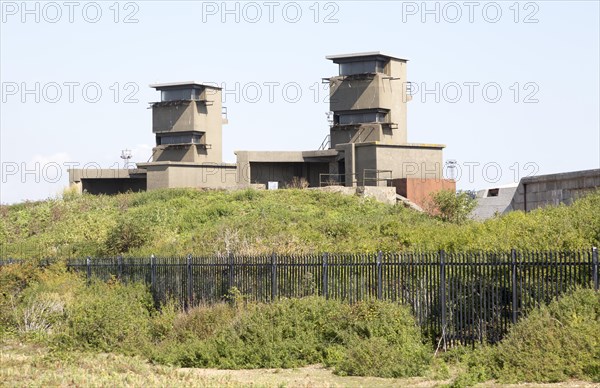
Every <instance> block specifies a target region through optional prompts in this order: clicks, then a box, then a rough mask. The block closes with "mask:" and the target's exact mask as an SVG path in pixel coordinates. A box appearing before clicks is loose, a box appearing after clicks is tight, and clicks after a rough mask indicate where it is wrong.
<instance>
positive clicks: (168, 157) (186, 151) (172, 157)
mask: <svg viewBox="0 0 600 388" xmlns="http://www.w3.org/2000/svg"><path fill="white" fill-rule="evenodd" d="M205 95H206V99H207V101H174V102H169V103H156V104H154V105H153V106H152V132H154V133H176V132H190V131H196V132H203V133H204V135H203V137H202V140H201V141H202V143H203V144H205V145H206V147H196V146H190V147H187V148H182V147H166V146H158V147H155V148H154V150H153V155H154V158H153V161H175V162H195V163H221V162H222V161H223V155H222V153H223V145H222V142H223V140H222V137H223V117H222V109H223V105H222V102H221V90H218V89H207V90H206V92H205Z"/></svg>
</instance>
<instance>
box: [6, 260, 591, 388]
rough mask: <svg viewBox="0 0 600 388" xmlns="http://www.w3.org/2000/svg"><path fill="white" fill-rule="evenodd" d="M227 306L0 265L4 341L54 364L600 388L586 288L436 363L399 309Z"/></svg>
mask: <svg viewBox="0 0 600 388" xmlns="http://www.w3.org/2000/svg"><path fill="white" fill-rule="evenodd" d="M228 300H229V301H228V303H223V304H218V305H214V306H200V307H197V308H194V309H191V310H190V311H187V312H185V311H182V310H180V309H179V308H178V307H177V306H176V305H175V304H174V303H167V304H166V305H164V306H161V308H160V309H157V308H156V306H155V305H154V303H153V301H152V299H151V297H150V294H149V292H148V290H147V289H146V288H145V287H144V286H142V285H140V284H129V285H124V284H120V283H119V282H117V281H114V280H111V281H109V282H99V281H93V282H92V283H90V284H87V283H86V281H85V279H84V278H82V277H80V276H77V275H76V274H73V273H70V272H68V271H66V270H65V266H64V264H63V263H56V264H53V265H51V266H48V267H44V268H39V267H37V266H33V265H29V264H19V265H9V266H2V267H0V317H2V321H1V322H0V329H1V331H2V341H0V342H2V344H3V345H2V346H5V345H6V344H7V343H14V341H15V340H16V339H18V340H20V341H25V342H26V343H30V344H38V345H36V346H41V347H42V348H44V349H47V354H46V355H45V356H44V360H43V362H41V363H42V364H43V363H51V364H54V365H56V364H61V365H74V364H76V363H78V362H79V361H78V359H79V358H84V359H85V358H86V357H88V356H86V354H98V353H105V352H110V353H113V354H124V355H129V356H134V357H138V358H137V360H144V359H145V360H151V361H152V362H154V363H156V364H161V365H163V364H164V365H171V366H176V367H208V368H226V369H251V368H293V367H303V366H307V365H314V364H323V365H325V366H326V367H329V368H331V370H333V371H334V372H335V373H337V374H339V375H356V376H379V377H395V378H397V377H410V376H428V378H436V379H448V378H449V377H450V375H451V373H450V372H449V371H450V370H454V371H456V370H458V371H462V372H460V373H458V376H457V377H456V378H455V379H454V383H453V384H454V385H455V386H468V385H472V384H475V383H477V382H482V381H488V380H496V381H497V382H499V383H517V382H556V381H569V380H571V379H579V380H587V381H593V382H600V346H599V345H600V330H599V329H600V293H598V292H596V291H592V290H589V289H579V290H576V291H574V292H572V293H570V294H568V295H566V296H564V297H562V298H561V299H560V300H558V301H554V302H552V303H551V304H550V305H549V306H542V307H541V308H540V309H539V310H534V311H532V312H531V313H530V314H529V315H528V316H527V317H526V318H524V319H522V320H521V321H520V322H519V323H518V324H517V325H515V326H513V327H512V328H511V329H510V331H509V333H508V335H507V336H506V337H505V338H504V340H502V341H501V342H500V343H499V344H497V345H494V346H483V347H479V348H477V349H474V350H473V349H471V348H455V349H452V350H450V351H449V352H447V353H439V354H438V355H437V356H434V349H433V348H431V346H430V345H429V343H430V341H426V339H425V338H422V337H421V330H420V329H419V328H418V327H416V325H415V321H414V318H413V316H412V315H411V312H410V310H409V309H408V308H407V307H405V306H402V305H398V304H396V303H392V302H381V301H369V302H361V303H356V304H348V303H344V302H340V301H335V300H325V299H323V298H319V297H307V298H301V299H284V300H281V301H278V302H276V303H272V304H256V303H250V302H247V301H246V300H245V299H244V297H243V295H241V294H240V293H239V292H236V290H232V291H231V292H230V295H229V299H228ZM48 306H51V307H48ZM11 338H12V339H11ZM6 341H8V342H6ZM11 341H13V342H11ZM115 357H116V356H115ZM119 357H120V356H119ZM135 362H136V363H137V364H136V365H138V366H136V367H135V368H138V369H139V368H141V369H143V368H147V367H145V366H143V365H142V364H139V362H140V361H135ZM141 369H140V370H141ZM452 374H453V375H456V373H452Z"/></svg>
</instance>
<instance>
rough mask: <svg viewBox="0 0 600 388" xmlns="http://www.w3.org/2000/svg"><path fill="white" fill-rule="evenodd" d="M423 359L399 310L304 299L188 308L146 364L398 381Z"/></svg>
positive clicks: (421, 366) (420, 368)
mask: <svg viewBox="0 0 600 388" xmlns="http://www.w3.org/2000/svg"><path fill="white" fill-rule="evenodd" d="M430 354H431V351H430V350H429V349H428V348H427V347H426V346H425V345H423V343H422V342H421V335H420V330H419V329H418V328H417V327H416V325H415V321H414V318H413V317H412V315H411V314H410V311H409V309H408V308H406V307H404V306H400V305H397V304H394V303H389V302H374V301H373V302H362V303H358V304H355V305H349V304H346V303H343V302H340V301H334V300H325V299H323V298H319V297H307V298H302V299H284V300H281V301H278V302H276V303H272V304H252V303H250V304H246V305H245V306H241V305H237V306H232V305H226V304H223V305H217V306H213V307H200V308H197V309H193V310H192V311H191V312H189V313H187V314H184V315H183V316H180V317H178V318H177V319H176V320H175V325H174V332H173V335H171V336H170V337H169V338H167V339H166V340H165V341H162V342H161V343H159V344H157V346H156V347H155V348H154V349H153V351H152V354H151V355H150V358H151V359H153V360H154V361H156V362H160V363H166V364H173V365H179V366H184V367H213V368H226V369H240V368H292V367H300V366H305V365H310V364H315V363H324V364H326V365H328V366H330V367H333V368H334V369H335V370H336V373H339V374H342V375H368V376H382V377H402V376H417V375H420V374H422V373H424V371H425V370H426V369H427V367H428V365H429V362H430Z"/></svg>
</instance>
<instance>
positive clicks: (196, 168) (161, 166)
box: [144, 162, 238, 190]
mask: <svg viewBox="0 0 600 388" xmlns="http://www.w3.org/2000/svg"><path fill="white" fill-rule="evenodd" d="M144 166H145V168H146V169H147V174H148V178H147V182H148V183H147V185H148V190H155V189H162V188H173V187H191V188H208V189H225V188H233V187H237V186H238V174H237V169H236V166H235V165H234V164H192V163H190V164H186V163H172V162H166V163H146V164H144Z"/></svg>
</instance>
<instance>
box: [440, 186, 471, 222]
mask: <svg viewBox="0 0 600 388" xmlns="http://www.w3.org/2000/svg"><path fill="white" fill-rule="evenodd" d="M475 206H477V202H476V200H475V199H474V198H472V196H471V195H470V194H469V193H468V192H465V191H460V192H458V193H455V192H454V191H451V190H440V191H437V192H435V193H433V194H432V195H431V198H430V202H429V212H430V213H431V214H435V215H436V216H437V217H439V218H440V219H441V220H443V221H446V222H454V223H457V224H462V223H464V222H466V221H467V220H468V219H469V214H471V212H472V211H473V209H475Z"/></svg>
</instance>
